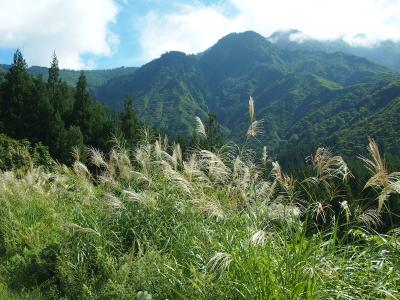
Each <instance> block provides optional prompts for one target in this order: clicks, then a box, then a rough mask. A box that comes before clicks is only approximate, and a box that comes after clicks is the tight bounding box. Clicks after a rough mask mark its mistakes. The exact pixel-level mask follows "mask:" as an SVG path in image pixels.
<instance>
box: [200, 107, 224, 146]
mask: <svg viewBox="0 0 400 300" xmlns="http://www.w3.org/2000/svg"><path fill="white" fill-rule="evenodd" d="M205 127H206V134H207V139H206V141H205V142H206V145H205V146H206V148H207V149H209V150H211V151H215V150H217V149H218V148H220V147H221V146H222V145H223V144H224V135H223V133H222V130H221V126H220V125H219V124H218V122H217V116H216V114H215V113H214V112H209V113H208V120H207V124H206V126H205Z"/></svg>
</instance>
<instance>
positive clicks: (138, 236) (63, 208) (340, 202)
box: [0, 103, 400, 299]
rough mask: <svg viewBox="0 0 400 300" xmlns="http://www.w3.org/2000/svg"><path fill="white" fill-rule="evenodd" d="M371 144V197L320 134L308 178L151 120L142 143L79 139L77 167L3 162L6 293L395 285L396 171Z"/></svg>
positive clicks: (251, 293) (343, 293)
mask: <svg viewBox="0 0 400 300" xmlns="http://www.w3.org/2000/svg"><path fill="white" fill-rule="evenodd" d="M252 105H253V106H254V103H253V104H252ZM251 111H252V110H250V116H253V118H254V111H253V112H251ZM251 114H253V115H251ZM198 122H201V121H199V120H198ZM252 122H254V120H252ZM198 125H199V128H200V129H201V125H200V124H198ZM248 138H252V136H251V135H250V136H249V137H248ZM370 149H371V155H372V156H371V157H370V158H363V160H364V161H365V162H366V163H367V167H368V168H369V170H370V171H371V172H373V173H372V174H371V180H369V181H368V182H367V183H366V185H365V188H366V189H373V190H371V191H370V194H371V195H372V194H373V195H374V196H373V197H371V198H370V199H365V200H363V201H355V200H354V199H353V197H349V196H348V195H347V193H346V181H347V180H349V178H351V177H352V175H351V172H350V170H349V169H348V167H347V165H346V163H345V162H344V160H343V159H342V158H341V157H339V156H334V155H333V154H332V153H331V151H330V150H329V149H323V148H321V149H318V150H317V151H316V153H315V154H314V155H312V156H310V158H309V159H308V161H309V163H310V165H311V166H312V167H313V169H314V174H313V176H311V177H307V178H294V177H293V176H290V175H289V174H286V173H285V172H284V171H283V170H282V168H281V167H280V165H279V163H278V162H272V161H270V160H269V159H268V155H267V153H266V149H265V150H264V151H263V153H262V154H260V155H259V157H258V156H257V155H256V154H255V153H253V152H251V151H249V150H246V149H238V148H237V147H233V146H225V147H223V148H222V149H221V150H220V151H218V152H217V153H214V152H211V151H207V150H202V149H193V150H191V151H190V152H189V153H186V154H183V153H182V151H181V149H180V146H179V145H178V144H170V143H169V142H168V141H167V139H162V138H158V139H155V140H153V139H151V138H150V137H149V136H148V135H147V134H145V139H144V141H143V143H142V144H141V145H139V146H138V147H137V148H136V149H125V148H124V147H123V146H122V145H121V144H119V143H116V144H115V147H114V148H113V149H112V150H111V152H110V153H109V154H107V155H105V154H103V153H101V152H99V151H98V150H96V149H88V151H87V153H86V154H85V155H82V153H79V152H76V153H75V158H76V161H75V163H74V164H73V166H72V167H66V166H63V165H55V166H54V167H53V168H52V169H42V168H35V167H32V168H31V169H30V170H29V171H27V172H25V173H24V174H18V175H16V173H15V172H12V171H9V172H3V173H1V174H0V257H1V260H0V296H2V297H3V298H11V299H12V298H15V299H19V298H24V297H26V298H36V299H40V298H43V299H47V298H65V299H150V298H153V299H237V298H243V299H365V298H385V299H398V298H399V297H400V293H399V286H400V262H399V260H398V257H399V245H400V244H399V243H400V240H399V232H400V230H398V229H396V228H392V230H391V231H389V232H386V233H385V234H383V233H382V234H378V233H377V232H376V230H377V229H378V228H379V226H380V225H381V223H382V222H383V219H382V215H383V214H384V213H388V206H387V205H386V203H387V201H388V200H389V198H390V196H391V195H393V194H394V193H397V189H396V187H397V186H398V185H397V184H398V182H397V175H396V173H393V174H388V172H387V171H386V169H385V165H384V164H383V162H382V159H381V158H380V156H379V155H378V154H379V151H378V149H377V146H376V144H375V143H374V142H373V141H372V140H371V141H370ZM83 157H86V158H85V159H83ZM382 195H384V196H382Z"/></svg>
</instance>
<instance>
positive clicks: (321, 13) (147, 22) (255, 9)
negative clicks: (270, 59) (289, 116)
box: [139, 0, 400, 59]
mask: <svg viewBox="0 0 400 300" xmlns="http://www.w3.org/2000/svg"><path fill="white" fill-rule="evenodd" d="M232 10H234V11H236V13H235V14H233V15H232V14H230V13H229V12H231V11H232ZM139 26H140V27H141V34H140V45H141V47H142V51H143V59H152V58H156V57H158V56H159V55H160V54H162V53H163V52H166V51H168V50H180V51H184V52H188V53H193V52H199V51H203V50H205V49H206V48H207V47H209V46H211V45H212V44H213V43H215V42H216V41H217V40H218V38H220V37H222V36H223V35H225V34H228V33H230V32H234V31H244V30H254V31H257V32H259V33H261V34H263V35H264V36H269V35H270V34H271V33H273V32H274V31H276V30H283V29H292V28H293V29H299V30H301V31H302V32H304V33H305V34H306V35H307V36H310V37H313V38H317V39H335V38H339V37H342V38H344V39H345V40H346V41H348V42H349V43H358V44H360V43H362V44H371V43H375V42H377V41H380V40H384V39H392V40H400V30H399V28H400V0H279V1H276V0H225V2H224V3H222V4H221V3H220V4H216V5H208V6H206V5H204V4H199V3H198V2H196V3H195V4H192V5H184V6H181V7H180V9H179V10H178V11H177V12H175V13H173V14H162V13H156V12H151V13H149V14H148V15H147V16H146V17H145V18H144V19H143V20H142V21H141V22H140V24H139ZM360 33H364V34H365V35H366V38H362V39H360V35H359V34H360ZM303 38H304V36H303Z"/></svg>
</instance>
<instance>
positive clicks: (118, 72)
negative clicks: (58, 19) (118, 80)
mask: <svg viewBox="0 0 400 300" xmlns="http://www.w3.org/2000/svg"><path fill="white" fill-rule="evenodd" d="M9 68H10V65H5V64H0V74H4V73H6V72H7V71H8V69H9ZM136 69H137V68H135V67H120V68H115V69H109V70H85V71H84V72H85V75H86V79H87V82H88V85H89V88H90V89H94V88H97V87H99V86H101V85H103V84H105V83H106V82H107V81H109V80H110V79H112V78H114V77H118V76H122V75H128V74H133V73H134V72H135V71H136ZM28 73H29V74H31V75H42V76H43V78H44V79H46V80H47V76H48V68H46V67H39V66H32V67H29V68H28ZM80 73H81V71H76V70H68V69H62V70H60V77H61V78H62V79H63V80H65V81H66V82H67V83H68V84H69V85H70V86H75V85H76V83H77V82H78V78H79V75H80Z"/></svg>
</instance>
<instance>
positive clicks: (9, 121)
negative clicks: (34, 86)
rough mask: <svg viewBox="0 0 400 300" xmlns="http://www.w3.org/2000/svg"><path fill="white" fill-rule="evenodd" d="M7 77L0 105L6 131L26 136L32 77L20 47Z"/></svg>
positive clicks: (16, 135) (16, 136) (0, 114)
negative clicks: (26, 117) (27, 105)
mask: <svg viewBox="0 0 400 300" xmlns="http://www.w3.org/2000/svg"><path fill="white" fill-rule="evenodd" d="M5 79H6V80H5V82H4V83H3V93H2V102H1V107H0V118H1V120H2V122H3V127H4V131H5V133H7V134H8V135H10V136H12V137H15V138H24V135H25V129H26V127H27V126H28V124H25V120H24V112H25V111H26V104H27V103H26V101H27V99H29V96H30V91H31V78H30V76H29V75H28V73H27V64H26V62H25V59H24V57H23V56H22V53H21V51H20V50H19V49H18V50H17V51H16V52H15V54H14V62H13V64H12V65H11V68H10V70H9V71H8V73H7V74H6V78H5Z"/></svg>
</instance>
